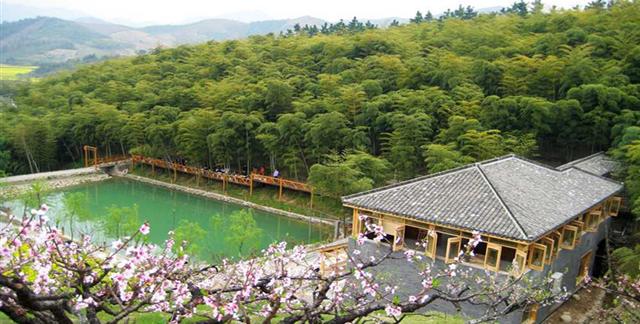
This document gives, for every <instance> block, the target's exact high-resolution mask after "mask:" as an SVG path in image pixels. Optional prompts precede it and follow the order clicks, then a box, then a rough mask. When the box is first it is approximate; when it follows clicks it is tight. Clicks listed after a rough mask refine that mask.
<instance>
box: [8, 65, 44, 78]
mask: <svg viewBox="0 0 640 324" xmlns="http://www.w3.org/2000/svg"><path fill="white" fill-rule="evenodd" d="M37 68H38V67H37V66H26V65H8V64H0V80H1V81H4V80H18V78H19V75H21V74H27V73H29V72H31V71H33V70H35V69H37Z"/></svg>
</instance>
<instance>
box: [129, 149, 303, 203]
mask: <svg viewBox="0 0 640 324" xmlns="http://www.w3.org/2000/svg"><path fill="white" fill-rule="evenodd" d="M131 160H132V162H133V165H134V166H135V164H136V163H142V164H147V165H150V166H151V168H152V170H154V169H155V167H158V168H162V169H167V170H173V182H175V181H176V178H177V173H178V172H180V173H186V174H192V175H195V176H196V181H198V183H199V181H200V178H201V177H203V178H207V179H213V180H218V181H222V190H224V191H226V188H227V184H228V183H234V184H238V185H243V186H247V187H249V195H253V184H254V182H258V183H263V184H266V185H270V186H277V187H278V188H279V190H278V199H282V190H283V188H287V189H291V190H296V191H302V192H308V193H311V207H313V187H311V186H310V185H308V184H306V183H304V182H299V181H294V180H288V179H283V178H276V177H271V176H266V175H262V174H258V173H251V175H249V176H245V175H239V174H227V173H224V172H216V171H212V170H208V169H203V168H198V167H193V166H188V165H183V164H179V163H175V162H169V161H165V160H160V159H155V158H150V157H145V156H142V155H132V156H131Z"/></svg>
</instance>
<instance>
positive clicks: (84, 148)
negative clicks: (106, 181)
mask: <svg viewBox="0 0 640 324" xmlns="http://www.w3.org/2000/svg"><path fill="white" fill-rule="evenodd" d="M82 151H83V152H84V167H85V168H86V167H88V166H89V160H88V158H89V157H88V156H87V155H88V154H87V146H86V145H85V146H83V147H82Z"/></svg>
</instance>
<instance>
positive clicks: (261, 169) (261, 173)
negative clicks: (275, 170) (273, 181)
mask: <svg viewBox="0 0 640 324" xmlns="http://www.w3.org/2000/svg"><path fill="white" fill-rule="evenodd" d="M258 173H259V174H260V175H264V167H263V166H261V167H260V169H259V170H258Z"/></svg>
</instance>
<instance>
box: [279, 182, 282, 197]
mask: <svg viewBox="0 0 640 324" xmlns="http://www.w3.org/2000/svg"><path fill="white" fill-rule="evenodd" d="M278 183H279V185H280V190H279V191H278V200H282V179H278Z"/></svg>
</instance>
